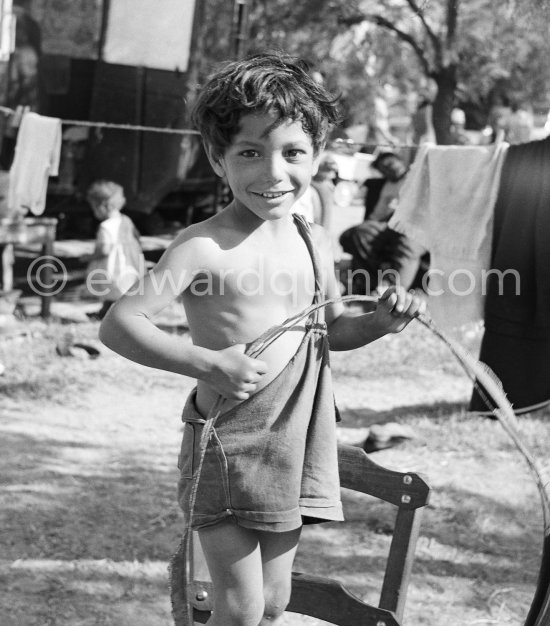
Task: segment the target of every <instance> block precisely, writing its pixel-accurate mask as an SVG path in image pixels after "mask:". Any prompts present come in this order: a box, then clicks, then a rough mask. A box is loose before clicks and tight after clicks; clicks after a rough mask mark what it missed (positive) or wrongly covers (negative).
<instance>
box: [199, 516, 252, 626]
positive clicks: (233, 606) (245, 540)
mask: <svg viewBox="0 0 550 626" xmlns="http://www.w3.org/2000/svg"><path fill="white" fill-rule="evenodd" d="M199 538H200V541H201V545H202V549H203V551H204V556H205V557H206V563H207V564H208V571H209V572H210V576H211V577H212V582H213V583H214V588H215V590H216V593H215V598H214V613H213V615H212V617H211V618H210V619H209V620H208V622H207V624H208V626H258V624H259V623H260V620H261V619H262V616H263V613H264V599H263V576H262V559H261V556H260V544H259V540H258V534H257V532H255V531H253V530H249V529H247V528H242V527H241V526H237V524H234V523H233V522H220V523H218V524H215V525H214V526H210V527H207V528H202V529H200V530H199Z"/></svg>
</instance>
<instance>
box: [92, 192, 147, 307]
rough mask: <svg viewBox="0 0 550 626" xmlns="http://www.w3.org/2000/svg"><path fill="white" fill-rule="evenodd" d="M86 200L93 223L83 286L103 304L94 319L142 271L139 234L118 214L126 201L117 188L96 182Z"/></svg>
mask: <svg viewBox="0 0 550 626" xmlns="http://www.w3.org/2000/svg"><path fill="white" fill-rule="evenodd" d="M86 198H87V200H88V202H89V203H90V206H91V207H92V211H93V213H94V216H95V218H96V219H97V220H99V222H100V224H99V228H98V229H97V235H96V243H95V249H94V252H93V253H92V255H91V256H90V257H88V259H87V260H88V268H87V271H88V276H87V279H86V286H87V288H88V290H89V291H90V293H91V294H92V295H95V296H97V297H98V298H99V299H100V300H102V301H103V306H102V307H101V309H100V310H99V311H98V312H97V313H91V314H89V317H92V318H94V319H103V317H104V316H105V314H106V313H107V311H108V310H109V308H110V307H111V305H112V304H113V303H114V302H115V301H116V300H118V299H119V298H120V296H122V294H123V293H125V292H126V291H127V290H128V289H129V288H130V287H131V286H132V285H133V284H134V283H135V282H136V280H137V279H138V278H140V277H141V276H142V275H143V274H144V272H145V258H144V256H143V252H142V251H141V245H140V242H139V233H138V231H137V230H136V227H135V226H134V224H133V222H132V220H131V219H130V218H129V217H128V216H127V215H123V214H122V213H121V212H120V211H121V209H122V208H123V207H124V204H125V202H126V198H125V197H124V190H123V189H122V187H121V186H120V185H118V184H117V183H114V182H112V181H109V180H98V181H96V182H94V183H92V185H91V186H90V188H89V189H88V192H87V194H86Z"/></svg>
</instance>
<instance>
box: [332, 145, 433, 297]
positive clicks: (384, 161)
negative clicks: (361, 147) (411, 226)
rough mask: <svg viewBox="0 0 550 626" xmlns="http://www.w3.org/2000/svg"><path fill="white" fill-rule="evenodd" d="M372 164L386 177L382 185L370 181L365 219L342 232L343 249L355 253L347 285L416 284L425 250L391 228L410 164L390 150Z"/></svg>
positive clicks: (356, 289) (355, 289) (364, 288)
mask: <svg viewBox="0 0 550 626" xmlns="http://www.w3.org/2000/svg"><path fill="white" fill-rule="evenodd" d="M371 167H374V168H375V169H377V170H378V171H379V172H380V173H381V174H382V175H383V177H384V180H383V182H382V183H381V189H380V186H379V185H378V186H377V185H369V182H370V181H367V183H366V186H367V198H366V202H365V208H366V211H365V220H364V222H362V223H361V224H359V225H358V226H353V227H352V228H348V229H347V230H346V231H344V232H343V233H342V235H341V236H340V244H341V246H342V248H343V250H344V251H345V252H347V253H348V254H351V256H352V268H351V269H352V277H351V278H350V280H348V283H349V284H348V285H347V289H348V291H350V290H351V292H352V293H357V294H368V293H371V292H372V291H375V290H379V291H380V290H383V289H385V288H386V287H388V286H389V285H396V284H399V285H401V286H402V287H404V288H405V289H409V288H411V287H412V286H413V285H414V284H415V278H416V276H417V274H418V270H419V268H420V265H421V261H423V260H424V261H425V260H426V259H425V254H426V250H425V249H424V248H423V247H422V246H419V245H418V244H417V243H415V242H414V241H412V240H411V239H409V238H408V237H406V236H405V235H402V234H400V233H397V232H396V231H394V230H392V229H390V228H388V221H389V219H390V217H391V216H392V215H393V212H394V210H395V203H396V201H397V196H398V195H399V190H400V188H401V186H402V184H403V182H404V180H405V175H406V173H407V171H408V168H407V166H406V165H405V163H404V162H403V160H402V159H401V158H400V157H399V156H398V155H397V154H395V153H394V152H388V151H386V152H381V153H380V154H379V155H378V156H377V157H376V159H375V160H374V161H373V162H372V164H371ZM373 180H376V179H373ZM377 187H378V189H377ZM377 191H378V193H379V195H378V197H377V199H376V200H375V203H374V202H373V197H372V195H374V194H372V192H374V193H376V192H377ZM370 194H372V195H371V196H370V197H369V195H370Z"/></svg>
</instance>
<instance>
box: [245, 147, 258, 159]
mask: <svg viewBox="0 0 550 626" xmlns="http://www.w3.org/2000/svg"><path fill="white" fill-rule="evenodd" d="M241 156H243V157H245V158H247V159H250V158H253V157H257V156H260V153H259V152H258V151H257V150H252V148H251V149H249V150H243V151H242V152H241Z"/></svg>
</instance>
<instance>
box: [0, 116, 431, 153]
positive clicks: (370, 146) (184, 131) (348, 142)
mask: <svg viewBox="0 0 550 626" xmlns="http://www.w3.org/2000/svg"><path fill="white" fill-rule="evenodd" d="M16 113H17V111H16V110H15V109H11V108H10V107H5V106H0V114H3V115H6V116H9V115H15V114H16ZM60 121H61V124H63V126H82V127H85V128H107V129H112V130H132V131H137V132H139V131H144V132H151V133H164V134H168V135H195V136H200V133H199V131H198V130H192V129H189V128H160V127H159V126H143V125H139V124H138V125H136V124H113V123H111V122H90V121H87V120H64V119H61V120H60ZM328 143H329V145H332V146H334V145H338V144H340V145H343V146H346V147H352V146H353V147H357V148H366V149H367V150H378V149H380V148H383V149H387V150H418V149H419V148H420V147H422V144H409V143H403V144H396V143H365V142H362V141H353V139H343V138H337V139H333V140H330V141H329V142H328Z"/></svg>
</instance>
